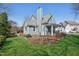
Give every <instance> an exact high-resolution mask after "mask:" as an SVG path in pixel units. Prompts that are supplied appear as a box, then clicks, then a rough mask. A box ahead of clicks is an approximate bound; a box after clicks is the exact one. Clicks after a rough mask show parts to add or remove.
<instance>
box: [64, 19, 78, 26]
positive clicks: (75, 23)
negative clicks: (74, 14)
mask: <svg viewBox="0 0 79 59" xmlns="http://www.w3.org/2000/svg"><path fill="white" fill-rule="evenodd" d="M65 23H67V24H70V25H79V23H78V22H76V21H75V20H74V21H65Z"/></svg>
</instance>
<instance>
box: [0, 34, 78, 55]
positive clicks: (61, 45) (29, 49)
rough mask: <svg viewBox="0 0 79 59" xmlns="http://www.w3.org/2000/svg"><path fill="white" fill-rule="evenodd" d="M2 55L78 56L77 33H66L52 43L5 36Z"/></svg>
mask: <svg viewBox="0 0 79 59" xmlns="http://www.w3.org/2000/svg"><path fill="white" fill-rule="evenodd" d="M0 55H3V56H67V55H68V56H79V35H67V36H65V37H63V38H62V39H61V40H60V41H58V42H56V43H54V44H29V42H28V39H27V38H25V37H12V38H7V39H6V42H5V44H4V47H3V48H2V49H0Z"/></svg>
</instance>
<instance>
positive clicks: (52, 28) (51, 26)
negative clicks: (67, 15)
mask: <svg viewBox="0 0 79 59" xmlns="http://www.w3.org/2000/svg"><path fill="white" fill-rule="evenodd" d="M53 34H54V33H53V25H52V26H51V35H53Z"/></svg>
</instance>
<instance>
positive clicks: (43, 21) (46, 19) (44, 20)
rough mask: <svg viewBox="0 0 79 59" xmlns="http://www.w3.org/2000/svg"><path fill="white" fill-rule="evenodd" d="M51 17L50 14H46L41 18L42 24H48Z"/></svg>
mask: <svg viewBox="0 0 79 59" xmlns="http://www.w3.org/2000/svg"><path fill="white" fill-rule="evenodd" d="M51 17H52V15H51V14H47V15H45V16H44V17H43V20H42V23H48V22H49V20H50V18H51Z"/></svg>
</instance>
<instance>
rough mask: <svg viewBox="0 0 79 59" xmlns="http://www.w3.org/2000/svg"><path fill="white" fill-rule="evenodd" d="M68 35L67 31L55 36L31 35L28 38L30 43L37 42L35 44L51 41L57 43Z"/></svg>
mask: <svg viewBox="0 0 79 59" xmlns="http://www.w3.org/2000/svg"><path fill="white" fill-rule="evenodd" d="M65 35H66V33H59V34H56V35H53V36H32V37H29V38H28V40H29V42H30V43H35V44H47V43H49V44H51V43H55V42H57V41H58V40H60V38H62V37H64V36H65Z"/></svg>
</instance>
